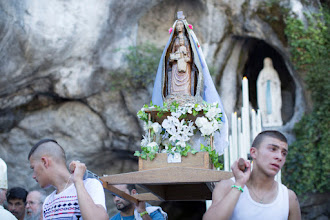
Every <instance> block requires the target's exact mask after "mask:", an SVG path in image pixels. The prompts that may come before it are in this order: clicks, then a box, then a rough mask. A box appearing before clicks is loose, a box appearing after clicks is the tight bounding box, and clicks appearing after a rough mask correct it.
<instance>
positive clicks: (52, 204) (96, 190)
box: [28, 139, 109, 220]
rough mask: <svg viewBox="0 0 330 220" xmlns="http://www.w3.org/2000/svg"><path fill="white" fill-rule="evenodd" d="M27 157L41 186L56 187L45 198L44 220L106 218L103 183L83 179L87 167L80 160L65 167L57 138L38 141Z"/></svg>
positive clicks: (64, 160)
mask: <svg viewBox="0 0 330 220" xmlns="http://www.w3.org/2000/svg"><path fill="white" fill-rule="evenodd" d="M28 160H29V161H30V167H31V169H32V170H33V179H35V180H36V181H37V182H38V183H39V185H40V187H41V188H45V187H48V186H53V187H55V189H56V190H55V191H54V192H53V193H51V194H50V195H49V196H47V198H46V199H45V201H44V204H43V219H44V220H51V219H82V218H83V219H85V220H88V219H97V220H102V219H104V220H108V219H109V216H108V214H107V211H106V207H105V195H104V191H103V187H102V184H101V183H100V182H99V181H98V180H97V179H92V178H87V179H85V180H84V179H83V176H84V174H85V171H86V166H85V164H83V163H80V162H79V161H72V162H71V163H70V165H69V169H68V168H67V166H66V156H65V152H64V150H63V148H62V147H61V146H60V145H59V144H58V143H57V141H55V140H53V139H43V140H40V141H39V142H38V143H37V144H35V145H34V146H33V147H32V149H31V151H30V153H29V155H28ZM58 207H62V208H58ZM63 207H65V208H63Z"/></svg>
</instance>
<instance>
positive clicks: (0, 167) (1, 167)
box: [0, 158, 17, 220]
mask: <svg viewBox="0 0 330 220" xmlns="http://www.w3.org/2000/svg"><path fill="white" fill-rule="evenodd" d="M7 189H8V180H7V164H6V163H5V161H3V160H2V159H1V158H0V219H6V220H17V218H16V217H15V216H14V215H13V214H11V212H9V211H7V210H6V209H5V208H4V207H3V203H4V202H5V201H6V199H7V198H6V193H7Z"/></svg>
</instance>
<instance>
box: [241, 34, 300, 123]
mask: <svg viewBox="0 0 330 220" xmlns="http://www.w3.org/2000/svg"><path fill="white" fill-rule="evenodd" d="M243 51H246V53H247V56H246V57H247V59H246V62H245V64H244V68H243V76H246V77H247V78H248V79H249V97H250V103H251V105H252V107H253V108H254V109H258V103H257V87H256V85H257V78H258V75H259V72H260V71H261V70H262V68H263V60H264V58H266V57H269V58H271V59H272V61H273V66H274V68H275V70H276V71H277V72H278V74H279V77H280V80H281V94H282V109H281V113H282V120H283V124H285V123H286V122H288V121H289V120H290V119H291V117H292V116H293V114H294V106H295V89H296V86H295V83H294V80H293V78H292V76H291V74H290V72H289V70H288V68H287V66H286V63H285V60H284V58H283V56H281V54H280V53H279V52H278V51H277V50H276V49H275V48H274V47H272V46H271V45H269V44H268V43H266V42H265V41H263V40H259V39H256V38H246V39H245V44H244V46H243Z"/></svg>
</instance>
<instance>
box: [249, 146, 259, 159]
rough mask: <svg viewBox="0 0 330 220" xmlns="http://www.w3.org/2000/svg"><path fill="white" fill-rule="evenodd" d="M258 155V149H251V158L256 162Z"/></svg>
mask: <svg viewBox="0 0 330 220" xmlns="http://www.w3.org/2000/svg"><path fill="white" fill-rule="evenodd" d="M257 155H258V149H257V148H255V147H251V148H250V156H251V158H252V160H254V159H255V158H256V157H257Z"/></svg>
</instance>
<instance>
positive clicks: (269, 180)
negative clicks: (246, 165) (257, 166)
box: [247, 171, 275, 189]
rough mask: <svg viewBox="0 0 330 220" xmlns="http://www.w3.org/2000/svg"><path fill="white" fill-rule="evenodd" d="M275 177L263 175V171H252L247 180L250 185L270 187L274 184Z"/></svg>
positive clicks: (261, 187) (263, 187) (262, 187)
mask: <svg viewBox="0 0 330 220" xmlns="http://www.w3.org/2000/svg"><path fill="white" fill-rule="evenodd" d="M274 181H275V180H274V177H272V176H266V175H263V174H262V173H261V172H253V171H252V173H251V176H250V179H249V181H248V182H247V184H248V186H251V185H253V186H254V187H255V188H259V189H268V188H270V187H271V186H273V184H274Z"/></svg>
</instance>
